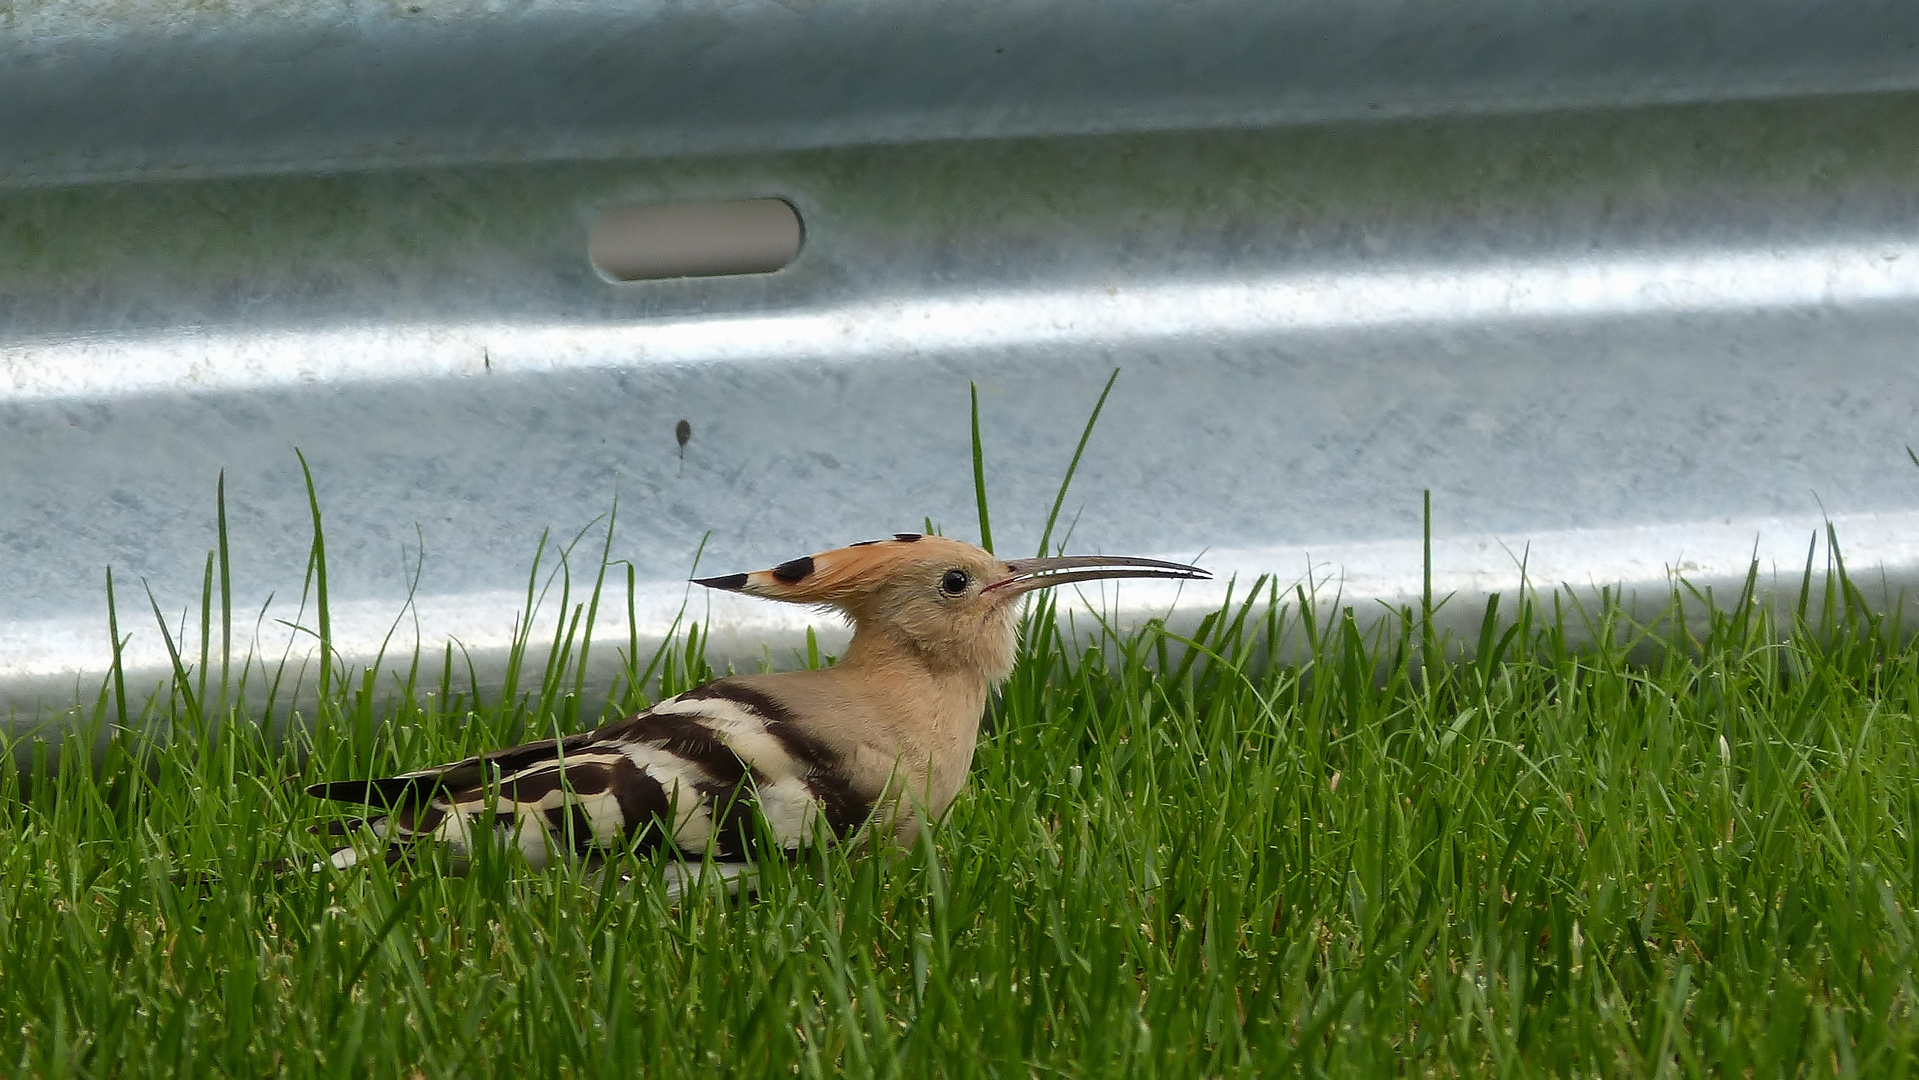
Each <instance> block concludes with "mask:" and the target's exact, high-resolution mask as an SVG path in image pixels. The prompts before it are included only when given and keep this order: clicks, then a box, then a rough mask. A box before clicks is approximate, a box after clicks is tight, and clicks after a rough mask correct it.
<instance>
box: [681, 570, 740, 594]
mask: <svg viewBox="0 0 1919 1080" xmlns="http://www.w3.org/2000/svg"><path fill="white" fill-rule="evenodd" d="M693 584H695V585H704V586H706V587H707V588H709V589H725V590H727V591H728V592H739V591H740V590H741V589H744V588H746V575H745V574H721V575H720V576H719V577H696V578H694V579H693Z"/></svg>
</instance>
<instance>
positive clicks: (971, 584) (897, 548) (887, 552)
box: [695, 533, 1211, 682]
mask: <svg viewBox="0 0 1919 1080" xmlns="http://www.w3.org/2000/svg"><path fill="white" fill-rule="evenodd" d="M1210 576H1211V575H1209V574H1207V572H1206V571H1204V570H1201V569H1199V568H1198V567H1195V566H1186V565H1184V564H1182V563H1171V562H1161V561H1159V560H1157V559H1136V558H1127V557H1122V556H1105V555H1069V556H1062V557H1059V558H1050V559H999V558H995V557H994V556H993V555H992V554H990V553H988V552H987V551H985V550H984V549H981V548H977V547H974V546H973V545H972V544H968V543H963V542H961V541H958V540H950V539H947V538H946V537H943V536H922V535H920V534H919V533H896V534H894V536H893V538H892V539H890V540H869V541H867V542H866V543H863V544H854V545H852V546H851V547H843V548H835V549H833V550H832V551H823V552H820V553H819V554H817V555H809V556H805V557H803V558H798V559H793V560H791V561H790V562H784V563H781V564H780V565H778V566H776V567H773V568H772V569H771V570H756V571H754V572H752V573H750V574H727V575H724V576H722V577H710V578H697V579H695V583H696V584H700V585H705V586H707V587H708V588H713V589H725V590H727V591H729V592H739V593H746V594H747V595H749V596H762V597H765V598H767V599H769V600H785V601H789V602H791V603H797V604H814V605H818V606H821V607H826V608H831V609H834V610H836V611H839V612H841V613H843V614H844V615H845V616H846V617H847V618H848V619H850V620H852V622H853V627H854V646H853V648H852V649H851V650H849V654H848V656H849V659H850V658H851V657H852V656H853V655H854V654H856V653H858V652H859V651H860V649H861V647H862V644H863V643H862V639H869V641H870V644H869V645H868V646H867V647H869V648H871V647H877V648H878V649H879V651H882V652H884V653H887V654H892V653H897V652H898V651H900V650H902V649H903V650H905V651H906V652H908V653H910V654H912V655H914V656H915V658H916V659H917V660H918V661H919V662H920V663H922V664H925V665H926V666H927V667H929V668H931V669H934V670H936V671H937V670H953V669H958V670H963V671H971V672H976V673H978V674H980V675H982V676H983V677H985V678H986V679H987V680H988V681H990V682H998V681H1000V680H1002V679H1004V678H1005V677H1006V676H1007V675H1008V674H1010V673H1011V671H1012V668H1013V654H1014V650H1015V641H1014V615H1015V612H1016V611H1017V609H1018V604H1017V603H1016V601H1017V600H1018V599H1019V597H1020V596H1022V595H1024V594H1025V593H1028V592H1031V591H1033V590H1034V589H1045V588H1050V587H1052V586H1054V585H1065V584H1069V583H1071V582H1075V581H1093V580H1098V579H1103V578H1194V579H1201V580H1204V579H1206V578H1208V577H1210Z"/></svg>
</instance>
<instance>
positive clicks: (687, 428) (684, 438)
mask: <svg viewBox="0 0 1919 1080" xmlns="http://www.w3.org/2000/svg"><path fill="white" fill-rule="evenodd" d="M673 438H675V439H677V440H678V441H679V444H680V453H682V454H684V453H686V444H687V443H688V442H689V441H691V439H692V438H693V425H692V424H689V423H687V422H686V421H684V420H682V421H680V422H679V423H677V424H674V425H673Z"/></svg>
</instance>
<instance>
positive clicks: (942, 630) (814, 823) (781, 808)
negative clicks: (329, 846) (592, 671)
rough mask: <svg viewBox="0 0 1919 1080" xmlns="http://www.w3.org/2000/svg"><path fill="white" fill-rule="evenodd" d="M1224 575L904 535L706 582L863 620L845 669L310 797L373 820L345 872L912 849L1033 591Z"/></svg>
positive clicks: (688, 871) (689, 862) (747, 682)
mask: <svg viewBox="0 0 1919 1080" xmlns="http://www.w3.org/2000/svg"><path fill="white" fill-rule="evenodd" d="M1209 576H1210V575H1208V574H1207V573H1206V571H1204V570H1201V569H1199V568H1198V567H1193V566H1186V565H1184V564H1181V563H1172V562H1161V561H1158V560H1155V559H1138V558H1123V557H1120V558H1116V557H1109V556H1100V555H1089V556H1064V557H1059V558H1037V559H999V558H995V557H994V556H993V555H991V554H989V553H987V552H986V551H984V550H982V549H980V548H977V547H974V546H973V545H971V544H967V543H962V542H960V541H957V540H951V539H947V538H944V537H938V536H922V535H920V534H918V533H897V534H895V535H894V536H893V538H892V539H890V540H874V541H868V542H866V543H861V544H854V545H852V546H851V547H843V548H837V549H835V550H832V551H825V552H821V553H819V554H817V555H811V556H807V557H804V558H799V559H794V560H792V561H790V562H785V563H781V564H780V565H778V566H776V567H773V568H772V569H770V570H760V571H756V572H753V573H748V574H728V575H725V576H723V577H709V578H699V579H696V581H695V583H696V584H699V585H704V586H706V587H708V588H712V589H723V590H726V591H729V592H738V593H745V594H747V595H749V596H758V597H764V598H766V599H769V600H784V601H787V602H789V603H796V604H810V605H814V606H817V607H821V608H825V609H829V610H833V611H837V612H838V613H840V614H841V615H843V616H845V617H846V618H847V619H848V620H850V621H851V622H852V624H853V638H852V641H851V642H850V643H849V644H848V645H847V648H846V653H845V655H844V656H843V657H842V658H841V660H840V662H839V663H838V664H837V665H835V666H832V667H827V668H821V669H817V670H799V671H787V672H780V673H775V674H764V675H733V676H728V677H725V678H720V679H715V680H713V681H712V682H709V683H707V684H705V685H703V686H700V687H698V688H696V689H693V690H689V691H687V692H686V693H683V694H680V695H678V696H676V697H671V698H668V699H666V700H665V701H662V702H660V703H659V704H658V705H655V706H653V707H652V708H650V709H648V710H646V711H645V712H642V713H639V714H638V715H636V716H629V717H626V718H625V719H622V720H616V721H613V722H612V723H609V724H607V725H605V726H603V727H601V728H599V729H597V730H595V731H589V732H585V733H582V734H578V735H569V736H565V737H563V738H558V739H545V740H542V741H539V742H530V743H526V744H524V745H520V746H514V747H509V748H507V749H504V750H496V751H494V752H492V753H489V754H482V755H480V756H478V757H471V758H467V759H466V760H464V761H456V762H453V763H452V764H448V765H439V766H435V767H433V768H430V769H421V770H419V771H416V772H409V773H402V774H400V775H399V776H392V777H386V778H382V779H375V780H349V781H335V782H332V783H323V784H315V785H313V786H312V787H309V788H308V789H307V793H308V794H310V795H314V796H317V797H319V798H322V799H332V800H338V801H343V802H350V803H358V804H363V805H367V806H370V807H372V808H374V810H375V812H376V814H377V816H373V817H370V818H368V819H365V820H363V821H360V822H357V823H356V824H357V825H358V826H359V828H358V832H359V835H360V837H361V840H362V842H361V843H360V844H359V845H354V846H347V847H343V848H340V849H339V850H338V851H335V852H334V853H333V856H332V858H331V860H330V861H331V863H332V865H333V866H335V867H340V868H345V867H348V866H351V865H353V864H355V863H356V862H358V861H360V860H361V859H362V858H364V857H367V856H368V855H381V854H383V855H384V857H385V858H386V859H387V860H388V862H389V863H391V862H397V861H399V860H401V859H403V858H404V857H405V855H406V853H407V851H408V849H409V848H411V847H413V846H414V845H416V844H418V843H421V842H423V841H436V842H439V843H442V844H445V845H446V846H447V847H448V848H449V849H451V852H452V853H453V854H454V855H455V856H456V857H463V856H466V855H468V854H470V852H471V850H472V848H473V845H474V844H475V843H476V840H477V839H479V837H478V830H480V829H482V828H485V827H488V825H487V823H490V827H491V828H493V829H496V830H502V831H503V832H504V834H505V835H504V836H503V837H502V839H503V840H504V841H505V842H506V843H507V844H508V845H510V846H514V847H517V848H518V849H519V850H520V851H521V852H523V853H524V854H525V856H526V859H527V861H528V862H529V863H530V864H531V865H532V866H533V867H535V868H539V867H544V866H546V865H548V864H549V863H551V862H553V861H555V860H556V859H559V858H572V859H578V860H583V861H585V862H587V863H589V864H590V863H597V862H601V861H603V860H604V859H606V858H607V857H609V856H613V855H617V854H619V853H621V852H625V851H633V852H637V853H640V854H647V853H651V852H656V851H659V850H661V849H666V850H667V851H668V852H670V853H671V854H672V855H674V856H675V858H674V859H673V861H672V863H671V865H670V866H669V870H668V872H669V881H668V887H669V889H671V890H672V891H673V892H674V893H675V895H677V894H678V893H679V892H680V891H681V890H682V889H683V888H684V887H685V886H686V885H687V884H688V883H689V882H690V881H691V880H692V879H693V878H694V877H695V876H697V875H698V874H699V873H700V872H702V871H706V872H712V873H716V874H717V875H718V878H719V880H720V881H722V882H724V883H726V884H727V886H728V887H729V888H735V889H736V888H738V887H739V884H740V881H741V879H742V877H743V876H749V877H750V875H751V874H752V872H753V868H754V864H755V861H756V860H758V859H762V858H765V857H768V856H772V855H778V856H790V855H791V854H793V853H795V852H797V851H799V850H800V849H801V848H803V847H805V846H806V845H809V844H813V843H818V842H822V841H827V842H830V841H834V840H838V841H852V840H854V839H855V838H858V837H860V836H861V835H862V834H865V833H868V832H872V831H885V830H890V832H891V833H892V836H893V838H894V839H896V840H897V841H898V842H899V843H901V844H903V845H910V844H911V843H913V841H914V838H915V837H916V836H917V833H918V831H919V830H920V829H921V828H922V827H923V826H925V825H928V824H930V823H933V822H936V821H938V820H939V819H940V818H941V817H942V815H944V814H945V812H946V809H947V807H949V806H950V805H951V804H952V802H953V799H954V798H955V797H956V796H957V795H958V794H959V791H960V788H961V787H962V785H963V784H964V782H965V779H966V774H967V770H968V769H969V768H970V767H971V765H972V761H973V750H974V746H975V744H976V742H977V741H978V738H979V726H980V720H981V718H982V717H983V715H984V713H985V711H986V705H987V698H988V696H989V695H990V694H991V693H992V691H993V690H994V688H995V687H997V686H998V685H999V684H1000V683H1002V682H1004V681H1005V679H1006V677H1007V676H1008V675H1010V674H1011V673H1012V670H1013V660H1014V654H1015V651H1016V649H1017V644H1018V643H1017V640H1016V613H1017V607H1018V604H1017V600H1018V598H1019V597H1020V596H1022V595H1023V594H1025V593H1028V592H1031V591H1033V590H1035V589H1045V588H1051V587H1053V586H1058V585H1065V584H1069V583H1072V582H1079V581H1092V580H1096V579H1105V578H1175V579H1205V578H1208V577H1209ZM768 845H771V846H772V847H773V848H774V849H775V850H774V851H768V850H766V848H767V846H768ZM324 865H325V864H315V867H314V869H316V870H318V869H321V868H322V867H323V866H324Z"/></svg>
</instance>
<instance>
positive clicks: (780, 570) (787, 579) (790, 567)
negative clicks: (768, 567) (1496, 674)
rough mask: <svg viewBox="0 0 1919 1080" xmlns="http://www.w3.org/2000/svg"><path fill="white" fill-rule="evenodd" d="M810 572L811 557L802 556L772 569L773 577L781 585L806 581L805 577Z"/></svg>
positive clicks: (811, 567)
mask: <svg viewBox="0 0 1919 1080" xmlns="http://www.w3.org/2000/svg"><path fill="white" fill-rule="evenodd" d="M812 572H813V556H811V555H802V556H800V557H799V558H797V559H789V560H787V561H786V562H783V563H781V564H779V565H778V566H775V567H774V568H773V577H774V579H775V580H777V581H779V582H781V583H782V584H786V585H793V584H796V583H798V582H801V581H804V580H806V575H808V574H810V573H812Z"/></svg>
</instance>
